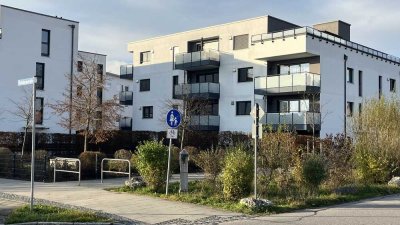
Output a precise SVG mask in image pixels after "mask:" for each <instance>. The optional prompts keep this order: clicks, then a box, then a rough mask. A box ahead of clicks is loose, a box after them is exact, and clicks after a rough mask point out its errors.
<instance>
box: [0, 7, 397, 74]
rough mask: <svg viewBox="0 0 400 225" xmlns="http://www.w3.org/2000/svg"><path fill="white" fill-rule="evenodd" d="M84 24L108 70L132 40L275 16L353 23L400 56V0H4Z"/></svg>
mask: <svg viewBox="0 0 400 225" xmlns="http://www.w3.org/2000/svg"><path fill="white" fill-rule="evenodd" d="M0 4H4V5H8V6H13V7H17V8H22V9H26V10H31V11H35V12H40V13H44V14H49V15H53V16H55V15H57V16H61V17H63V18H67V19H71V20H76V21H79V22H80V33H79V35H80V36H79V49H80V50H84V51H91V52H98V53H103V54H106V55H107V56H108V58H107V60H108V65H107V71H112V72H118V71H119V69H118V68H119V65H120V64H128V63H131V61H132V59H131V56H130V54H129V53H128V52H127V50H126V49H127V43H128V42H130V41H135V40H140V39H144V38H148V37H153V36H159V35H164V34H169V33H175V32H180V31H185V30H189V29H194V28H200V27H205V26H210V25H215V24H220V23H226V22H231V21H235V20H241V19H246V18H250V17H257V16H262V15H272V16H275V17H278V18H281V19H283V20H287V21H289V22H292V23H295V24H298V25H304V26H305V25H312V24H316V23H320V22H327V21H331V20H338V19H340V20H343V21H345V22H348V23H350V24H351V25H352V26H351V39H352V41H355V42H358V43H361V44H364V45H367V46H369V47H372V48H375V49H377V50H381V51H384V52H387V53H389V54H393V55H396V56H400V45H399V41H398V39H399V37H400V24H399V22H400V12H399V10H400V1H398V0H329V1H322V0H0Z"/></svg>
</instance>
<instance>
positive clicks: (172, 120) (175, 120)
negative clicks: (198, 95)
mask: <svg viewBox="0 0 400 225" xmlns="http://www.w3.org/2000/svg"><path fill="white" fill-rule="evenodd" d="M180 123H181V114H180V113H179V111H178V110H176V109H171V110H170V111H169V112H168V113H167V124H168V126H170V127H171V128H177V127H178V126H179V124H180Z"/></svg>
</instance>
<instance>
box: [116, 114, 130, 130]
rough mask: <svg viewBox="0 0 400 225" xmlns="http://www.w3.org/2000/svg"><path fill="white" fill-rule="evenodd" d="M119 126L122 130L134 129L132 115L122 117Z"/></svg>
mask: <svg viewBox="0 0 400 225" xmlns="http://www.w3.org/2000/svg"><path fill="white" fill-rule="evenodd" d="M119 128H120V129H121V130H132V117H122V118H121V119H120V120H119Z"/></svg>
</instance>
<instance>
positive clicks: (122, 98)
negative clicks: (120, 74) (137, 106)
mask: <svg viewBox="0 0 400 225" xmlns="http://www.w3.org/2000/svg"><path fill="white" fill-rule="evenodd" d="M119 104H121V105H132V104H133V92H132V91H121V92H120V93H119Z"/></svg>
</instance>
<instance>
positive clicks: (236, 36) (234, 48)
mask: <svg viewBox="0 0 400 225" xmlns="http://www.w3.org/2000/svg"><path fill="white" fill-rule="evenodd" d="M244 36H247V45H246V47H240V48H236V42H237V40H236V38H240V37H244ZM249 37H250V35H249V34H240V35H235V36H233V38H232V40H233V47H232V49H233V50H234V51H236V50H242V49H248V48H249V45H250V40H249Z"/></svg>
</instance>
